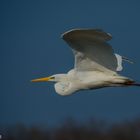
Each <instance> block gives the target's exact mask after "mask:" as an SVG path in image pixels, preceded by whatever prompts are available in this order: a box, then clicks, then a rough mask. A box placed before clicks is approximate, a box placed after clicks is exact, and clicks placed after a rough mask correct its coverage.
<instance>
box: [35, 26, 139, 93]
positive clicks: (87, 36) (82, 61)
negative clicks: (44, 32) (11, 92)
mask: <svg viewBox="0 0 140 140" xmlns="http://www.w3.org/2000/svg"><path fill="white" fill-rule="evenodd" d="M62 38H63V39H64V40H65V41H66V42H67V43H68V44H69V46H70V47H71V48H72V51H73V53H74V57H75V64H74V68H73V69H72V70H70V71H69V72H68V73H66V74H55V75H52V76H49V77H45V78H39V79H34V80H32V82H46V81H53V82H56V83H55V85H54V87H55V90H56V92H57V93H58V94H60V95H70V94H72V93H74V92H76V91H79V90H85V89H97V88H103V87H118V86H132V85H133V86H140V84H138V83H135V81H134V80H132V79H130V78H127V77H124V76H121V75H119V74H118V73H117V71H121V70H122V69H123V67H122V62H123V61H127V62H130V63H132V61H130V60H129V59H127V58H125V57H122V56H120V55H119V54H115V53H114V51H113V49H112V47H111V46H110V45H109V44H108V43H107V41H109V40H111V38H112V36H111V34H109V33H106V32H104V31H103V30H100V29H73V30H70V31H67V32H65V33H64V34H62Z"/></svg>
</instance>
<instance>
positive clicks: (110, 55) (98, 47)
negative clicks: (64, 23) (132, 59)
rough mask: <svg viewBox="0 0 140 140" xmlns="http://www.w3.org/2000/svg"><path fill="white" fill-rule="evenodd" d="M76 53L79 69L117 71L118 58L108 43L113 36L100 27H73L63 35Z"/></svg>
mask: <svg viewBox="0 0 140 140" xmlns="http://www.w3.org/2000/svg"><path fill="white" fill-rule="evenodd" d="M62 38H63V39H64V40H65V41H66V42H67V43H68V44H69V45H70V47H71V48H72V50H73V52H74V55H75V68H76V69H77V70H78V71H90V70H98V71H104V72H106V71H110V70H111V71H117V67H118V64H117V58H116V56H115V55H114V51H113V49H112V47H111V46H110V45H109V44H108V43H107V41H108V40H110V39H111V38H112V36H111V35H110V34H109V33H105V32H104V31H102V30H99V29H73V30H70V31H68V32H66V33H64V34H63V35H62Z"/></svg>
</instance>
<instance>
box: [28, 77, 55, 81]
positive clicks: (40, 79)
mask: <svg viewBox="0 0 140 140" xmlns="http://www.w3.org/2000/svg"><path fill="white" fill-rule="evenodd" d="M50 79H52V77H44V78H38V79H33V80H31V82H46V81H49V80H50Z"/></svg>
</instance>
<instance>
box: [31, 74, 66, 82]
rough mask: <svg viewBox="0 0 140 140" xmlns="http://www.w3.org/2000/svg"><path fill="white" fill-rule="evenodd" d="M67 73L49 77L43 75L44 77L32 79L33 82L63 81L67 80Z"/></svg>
mask: <svg viewBox="0 0 140 140" xmlns="http://www.w3.org/2000/svg"><path fill="white" fill-rule="evenodd" d="M66 77H67V76H66V74H55V75H52V76H49V77H43V78H37V79H33V80H31V82H48V81H51V82H62V81H66Z"/></svg>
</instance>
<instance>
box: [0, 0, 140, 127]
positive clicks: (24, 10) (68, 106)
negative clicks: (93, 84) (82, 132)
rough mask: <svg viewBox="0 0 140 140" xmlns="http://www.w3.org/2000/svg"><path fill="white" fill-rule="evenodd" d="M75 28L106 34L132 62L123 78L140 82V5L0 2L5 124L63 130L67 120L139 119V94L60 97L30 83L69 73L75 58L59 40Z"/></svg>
mask: <svg viewBox="0 0 140 140" xmlns="http://www.w3.org/2000/svg"><path fill="white" fill-rule="evenodd" d="M72 28H101V29H103V30H105V31H107V32H110V33H111V34H112V35H113V39H112V40H111V41H110V43H111V44H112V46H113V48H114V50H115V51H116V52H117V53H119V54H122V55H124V56H126V57H129V58H131V59H132V60H133V61H134V62H135V64H134V65H131V64H125V70H124V71H123V72H122V74H124V75H126V76H130V77H131V78H134V79H136V80H139V81H140V41H139V40H140V1H138V0H116V1H115V0H105V1H104V0H70V1H66V0H59V1H57V0H46V1H45V0H44V1H42V0H40V1H37V0H34V1H31V0H28V1H26V0H23V1H19V0H0V60H1V63H0V64H1V66H0V67H1V68H0V74H1V80H0V87H1V88H0V100H1V101H0V124H3V125H7V124H16V123H23V124H25V125H36V124H49V125H50V126H52V125H58V124H61V123H62V122H63V120H65V119H66V118H70V117H72V118H75V119H76V120H78V121H82V122H84V121H87V120H89V119H90V118H92V117H94V118H97V119H99V120H106V121H109V122H118V121H123V120H131V119H134V118H137V117H139V116H140V88H139V87H129V88H105V89H99V90H91V91H81V92H79V93H80V94H79V93H77V94H74V95H72V96H68V97H61V96H59V95H57V94H56V93H55V91H54V88H53V84H52V83H31V82H30V80H31V79H34V78H38V77H44V76H49V75H52V74H55V73H63V72H67V71H68V70H69V69H71V68H72V67H73V61H74V59H73V54H72V53H71V50H70V48H69V47H68V45H67V44H66V43H65V42H64V41H63V40H62V39H60V35H61V33H63V32H65V31H67V30H69V29H72Z"/></svg>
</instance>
